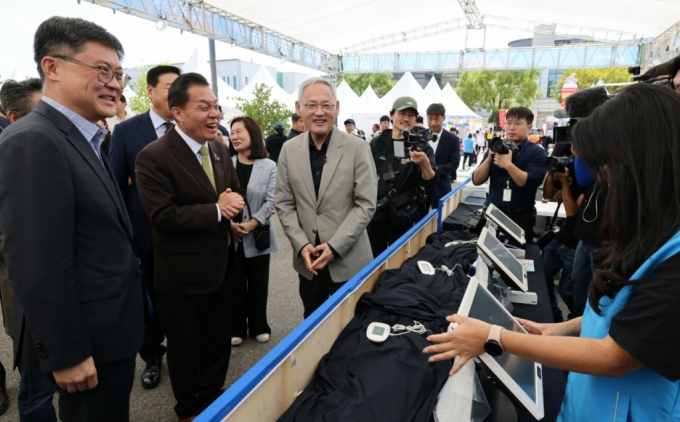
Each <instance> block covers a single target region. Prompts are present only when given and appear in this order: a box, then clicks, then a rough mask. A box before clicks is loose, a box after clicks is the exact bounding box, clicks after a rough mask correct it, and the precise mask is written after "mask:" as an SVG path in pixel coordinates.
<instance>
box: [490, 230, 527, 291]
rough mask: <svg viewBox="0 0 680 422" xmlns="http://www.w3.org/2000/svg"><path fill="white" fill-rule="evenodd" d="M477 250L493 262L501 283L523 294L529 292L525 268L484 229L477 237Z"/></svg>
mask: <svg viewBox="0 0 680 422" xmlns="http://www.w3.org/2000/svg"><path fill="white" fill-rule="evenodd" d="M477 248H478V249H479V250H480V251H481V252H482V253H483V254H484V255H485V256H486V257H488V258H489V259H490V260H491V261H492V262H493V264H494V267H495V268H496V270H497V271H498V273H499V274H500V275H501V278H503V281H505V282H506V283H508V284H510V285H512V286H514V287H515V288H517V289H519V290H521V291H523V292H526V291H527V290H529V282H528V281H527V270H526V268H525V267H524V266H523V265H522V263H521V262H519V260H518V259H517V258H516V257H515V256H514V255H513V254H512V253H511V252H510V251H508V249H507V248H506V247H505V245H503V244H502V243H501V242H500V241H499V240H498V239H496V237H495V236H493V235H492V234H491V233H489V230H488V229H487V228H486V227H484V228H483V229H482V233H481V234H480V235H479V240H478V241H477Z"/></svg>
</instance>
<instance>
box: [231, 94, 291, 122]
mask: <svg viewBox="0 0 680 422" xmlns="http://www.w3.org/2000/svg"><path fill="white" fill-rule="evenodd" d="M271 93H272V88H270V87H268V86H267V85H265V84H257V85H255V90H254V91H253V95H254V97H255V98H254V99H252V100H246V99H244V98H241V97H236V101H237V103H236V108H238V109H239V110H241V111H242V112H243V114H245V115H246V116H249V117H252V118H253V119H255V121H257V123H258V124H259V125H260V128H261V129H262V131H263V132H265V133H274V125H275V124H276V122H283V124H284V126H285V129H284V133H286V132H287V131H288V129H289V127H290V125H289V124H288V119H289V118H290V116H291V115H292V114H293V110H291V109H290V108H288V107H287V106H286V105H285V104H283V103H282V102H280V101H278V100H271Z"/></svg>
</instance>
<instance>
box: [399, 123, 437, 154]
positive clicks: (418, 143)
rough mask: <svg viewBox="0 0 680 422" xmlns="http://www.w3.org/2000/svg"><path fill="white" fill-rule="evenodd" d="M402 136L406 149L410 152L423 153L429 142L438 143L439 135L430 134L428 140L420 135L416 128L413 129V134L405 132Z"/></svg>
mask: <svg viewBox="0 0 680 422" xmlns="http://www.w3.org/2000/svg"><path fill="white" fill-rule="evenodd" d="M401 136H403V137H404V149H405V150H406V151H409V152H416V151H417V152H423V151H425V148H426V147H427V145H428V144H427V143H428V141H432V142H437V134H432V133H429V134H428V135H427V138H426V137H424V136H423V135H421V134H420V133H418V132H417V129H416V128H413V131H412V132H409V131H408V130H403V131H402V132H401Z"/></svg>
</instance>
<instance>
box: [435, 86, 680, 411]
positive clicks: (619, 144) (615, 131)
mask: <svg viewBox="0 0 680 422" xmlns="http://www.w3.org/2000/svg"><path fill="white" fill-rule="evenodd" d="M677 110H680V95H678V94H677V93H675V92H674V91H672V90H670V89H668V88H665V87H661V86H656V85H648V84H636V85H632V86H630V87H628V88H626V89H625V90H623V91H622V92H620V93H619V94H618V95H617V96H616V97H614V98H613V99H611V100H609V101H608V102H606V103H605V104H603V105H602V106H600V107H598V108H597V109H595V111H594V112H593V113H592V114H591V116H590V117H587V118H585V119H582V120H579V122H578V123H577V124H576V125H575V126H574V128H573V129H572V132H571V133H572V141H573V146H574V148H575V150H576V151H577V152H578V154H579V157H581V158H582V159H583V160H584V161H585V162H586V164H587V165H588V167H589V169H590V171H591V173H592V174H594V175H597V179H598V180H600V181H601V182H602V183H601V185H602V189H603V192H604V193H606V194H607V195H606V198H607V199H606V202H605V205H604V209H603V210H602V211H603V212H604V216H603V220H602V245H601V247H600V248H599V249H598V250H597V251H596V253H595V262H596V263H597V266H596V269H595V273H594V275H593V280H592V282H591V284H590V289H589V290H590V296H589V303H588V304H587V306H586V311H585V313H584V316H583V317H582V318H576V319H573V320H570V321H567V322H563V323H559V324H537V323H534V322H531V321H526V320H519V322H520V323H521V324H523V325H524V327H525V329H526V330H527V331H528V333H529V334H531V335H527V334H523V333H516V332H509V331H507V330H503V329H501V330H500V331H498V330H497V329H496V330H493V332H492V331H491V326H490V325H489V324H487V323H484V322H482V321H479V320H476V319H473V318H467V317H463V316H460V315H452V316H450V317H448V318H447V319H448V320H449V321H451V322H457V323H458V324H459V325H458V326H457V327H456V328H455V329H454V330H453V331H451V332H449V333H445V334H439V335H433V336H430V337H428V340H430V341H433V342H435V343H438V344H437V345H434V346H429V347H427V348H426V349H425V353H437V354H435V355H433V356H431V357H430V359H431V360H432V361H437V360H443V359H451V358H452V357H454V356H460V357H461V359H460V360H459V362H458V363H457V364H456V365H455V366H454V368H453V369H452V372H456V371H458V369H460V368H461V367H462V365H463V364H465V362H467V361H468V360H469V359H470V358H472V357H474V356H478V355H480V354H482V353H484V344H485V343H486V341H487V339H488V338H489V335H490V333H491V334H493V335H494V336H497V338H498V340H499V342H500V345H501V347H502V348H503V349H504V350H505V353H511V354H514V355H518V356H521V357H524V358H527V359H531V360H533V361H536V362H540V363H542V364H545V365H548V366H551V367H555V368H559V369H563V370H565V371H570V374H569V380H568V383H567V390H566V394H565V397H564V401H563V403H562V408H561V410H560V416H559V417H558V421H564V422H571V421H579V422H581V421H604V420H609V421H611V420H614V421H634V422H635V421H655V422H658V421H678V420H680V401H678V400H677V398H678V397H679V396H680V381H679V380H680V359H678V358H677V353H678V352H677V351H678V350H679V348H680V329H678V321H680V282H678V274H680V253H678V252H680V166H678V160H679V159H680V139H678V137H679V136H680V135H678V134H680V121H678V119H677ZM638 133H645V134H648V135H649V139H655V142H646V141H641V140H640V139H639V136H638V135H637V134H638ZM496 333H498V334H496Z"/></svg>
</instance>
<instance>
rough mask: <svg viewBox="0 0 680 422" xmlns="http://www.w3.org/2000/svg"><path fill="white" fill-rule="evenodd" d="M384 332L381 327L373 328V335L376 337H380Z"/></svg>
mask: <svg viewBox="0 0 680 422" xmlns="http://www.w3.org/2000/svg"><path fill="white" fill-rule="evenodd" d="M384 332H385V329H384V328H383V327H373V334H375V335H376V336H381V335H383V333H384Z"/></svg>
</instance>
